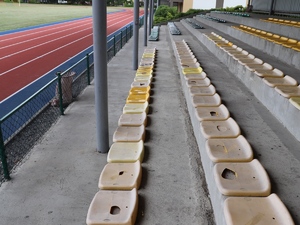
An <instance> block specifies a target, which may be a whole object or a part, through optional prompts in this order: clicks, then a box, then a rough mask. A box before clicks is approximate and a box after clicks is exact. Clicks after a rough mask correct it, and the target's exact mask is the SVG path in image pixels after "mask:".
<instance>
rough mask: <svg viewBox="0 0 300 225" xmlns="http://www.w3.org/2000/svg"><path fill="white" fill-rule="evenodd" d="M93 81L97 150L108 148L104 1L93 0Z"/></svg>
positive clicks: (104, 151)
mask: <svg viewBox="0 0 300 225" xmlns="http://www.w3.org/2000/svg"><path fill="white" fill-rule="evenodd" d="M92 8H93V40H94V82H95V110H96V127H97V134H96V135H97V151H99V152H101V153H107V152H108V150H109V134H108V102H107V55H106V54H107V40H106V38H107V37H106V36H107V34H106V27H107V21H106V15H107V12H106V1H93V6H92Z"/></svg>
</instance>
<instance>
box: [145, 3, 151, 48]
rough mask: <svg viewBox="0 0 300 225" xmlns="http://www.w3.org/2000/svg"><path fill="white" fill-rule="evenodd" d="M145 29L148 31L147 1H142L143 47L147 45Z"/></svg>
mask: <svg viewBox="0 0 300 225" xmlns="http://www.w3.org/2000/svg"><path fill="white" fill-rule="evenodd" d="M147 29H148V0H145V1H144V46H147V43H148V35H147V32H148V30H147ZM149 35H150V34H149Z"/></svg>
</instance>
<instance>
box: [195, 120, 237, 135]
mask: <svg viewBox="0 0 300 225" xmlns="http://www.w3.org/2000/svg"><path fill="white" fill-rule="evenodd" d="M200 129H201V132H202V134H203V136H204V137H205V138H206V139H209V138H234V137H237V136H239V135H240V133H241V130H240V127H239V126H238V124H237V123H236V122H235V120H233V119H232V118H231V117H229V118H228V119H227V120H220V121H203V122H201V123H200Z"/></svg>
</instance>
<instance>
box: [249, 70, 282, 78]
mask: <svg viewBox="0 0 300 225" xmlns="http://www.w3.org/2000/svg"><path fill="white" fill-rule="evenodd" d="M254 73H255V74H256V75H257V76H260V77H283V76H284V74H283V72H282V71H281V70H279V69H277V68H275V69H273V70H261V69H256V68H255V71H254Z"/></svg>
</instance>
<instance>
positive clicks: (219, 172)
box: [213, 159, 271, 197]
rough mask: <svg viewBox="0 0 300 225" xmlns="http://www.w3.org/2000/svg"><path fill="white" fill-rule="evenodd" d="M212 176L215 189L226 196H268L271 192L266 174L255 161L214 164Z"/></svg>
mask: <svg viewBox="0 0 300 225" xmlns="http://www.w3.org/2000/svg"><path fill="white" fill-rule="evenodd" d="M213 174H214V178H215V181H216V185H217V188H218V189H219V191H220V192H221V193H222V194H223V195H226V196H248V197H250V196H268V195H269V194H270V192H271V183H270V179H269V177H268V174H267V172H266V171H265V169H264V168H263V166H262V165H261V164H260V162H259V161H258V160H257V159H253V160H252V161H251V162H228V163H216V164H215V166H214V169H213Z"/></svg>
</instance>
